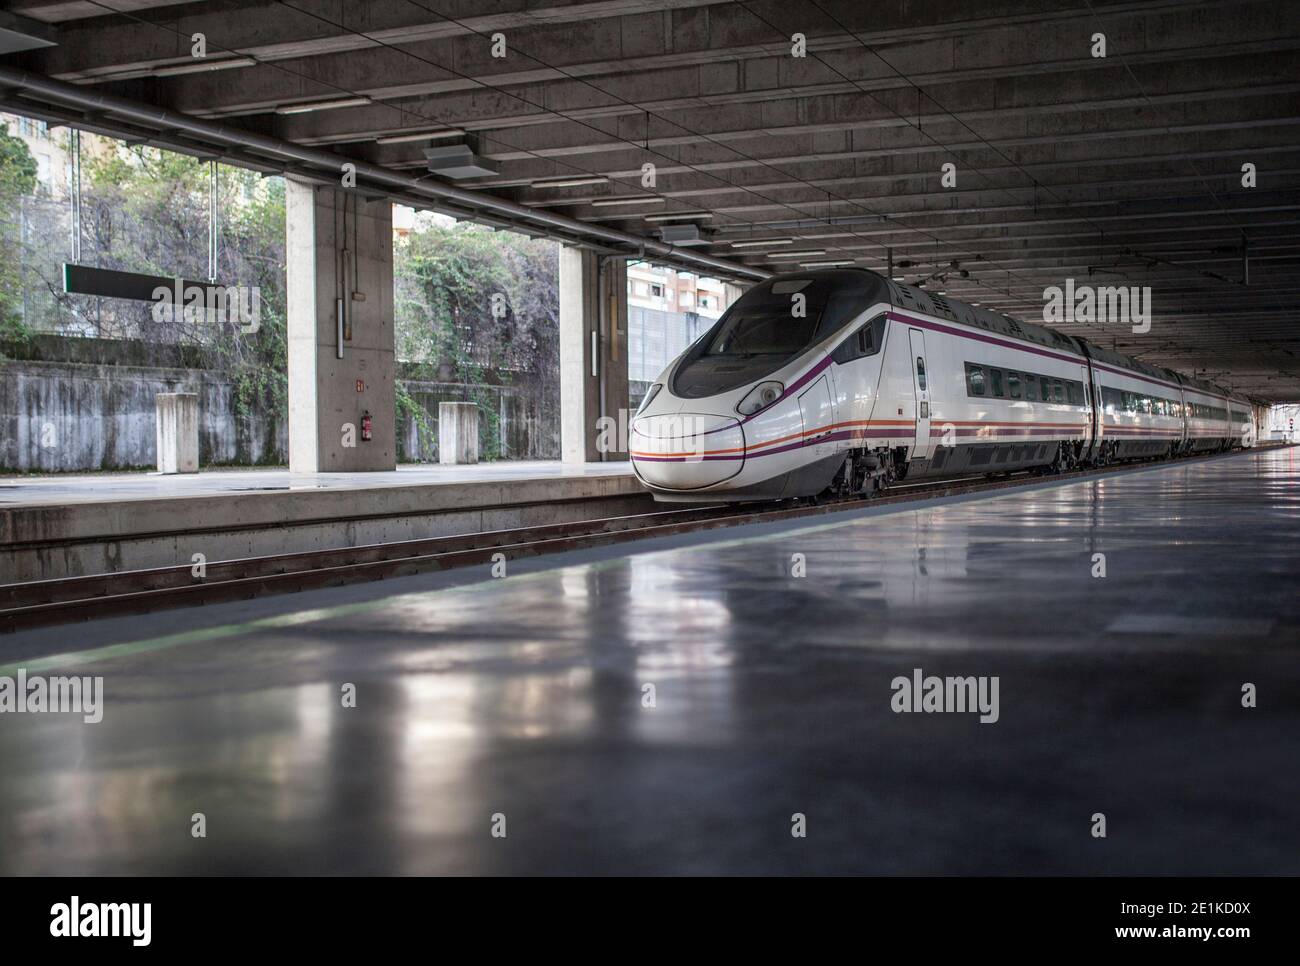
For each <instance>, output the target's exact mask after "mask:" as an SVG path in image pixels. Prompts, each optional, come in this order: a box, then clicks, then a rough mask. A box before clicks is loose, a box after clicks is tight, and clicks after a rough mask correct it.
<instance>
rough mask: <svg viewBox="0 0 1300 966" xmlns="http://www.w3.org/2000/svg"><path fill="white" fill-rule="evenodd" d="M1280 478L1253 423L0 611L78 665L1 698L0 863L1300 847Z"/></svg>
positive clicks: (308, 868)
mask: <svg viewBox="0 0 1300 966" xmlns="http://www.w3.org/2000/svg"><path fill="white" fill-rule="evenodd" d="M1298 482H1300V454H1297V451H1296V450H1295V449H1286V450H1275V451H1270V452H1257V453H1247V454H1242V455H1234V456H1229V457H1223V458H1218V459H1213V460H1208V461H1202V462H1197V463H1194V464H1186V465H1179V466H1174V467H1169V468H1162V469H1152V470H1143V471H1138V472H1130V473H1127V474H1124V475H1115V476H1109V477H1106V478H1104V479H1099V480H1093V481H1088V482H1078V483H1069V484H1051V483H1047V484H1043V485H1038V486H1034V487H1032V488H1027V489H1022V490H1017V491H1014V492H1009V493H1008V492H1002V493H1001V494H999V495H991V496H983V497H976V498H962V499H956V500H947V501H930V502H927V503H918V504H912V505H908V506H905V507H903V508H887V507H866V508H864V509H863V510H861V511H854V512H852V513H849V514H843V515H836V516H833V517H827V518H821V519H819V520H817V521H815V522H814V523H812V524H809V523H808V522H807V521H800V522H798V523H789V524H775V525H774V524H764V525H761V526H754V527H747V528H743V529H734V530H728V531H723V532H714V533H710V534H704V535H691V536H688V537H683V538H675V539H668V540H659V541H655V542H653V543H645V544H638V545H636V546H635V547H633V548H629V547H626V546H624V547H619V548H613V549H606V550H602V551H584V552H577V553H571V554H566V555H563V556H559V557H554V558H549V559H545V560H533V561H520V562H519V563H518V564H517V565H516V564H510V565H509V566H510V571H509V575H508V576H506V577H505V578H504V579H493V578H492V577H491V576H490V575H489V574H488V573H487V572H486V571H481V572H473V573H470V572H456V573H454V574H441V575H426V576H422V577H415V578H404V579H402V580H398V581H391V582H387V583H383V584H370V585H366V586H363V587H349V588H345V589H343V590H338V591H321V592H313V593H311V594H304V595H299V596H296V597H281V598H268V599H264V600H259V601H254V602H250V603H246V604H238V605H229V606H221V607H206V608H199V609H195V610H188V611H180V612H171V613H168V614H161V615H154V616H151V617H146V618H131V619H129V620H125V619H124V620H114V621H105V622H101V623H99V624H93V625H81V626H77V627H73V628H63V629H58V630H53V631H43V632H33V633H31V634H27V635H24V636H22V637H17V638H13V637H11V638H0V664H3V665H6V667H5V668H3V670H0V674H4V675H11V676H12V675H14V674H15V670H16V667H17V666H19V665H21V666H23V667H24V668H26V670H27V673H28V674H29V675H30V674H45V675H50V674H54V673H66V674H72V673H76V674H81V675H102V677H103V679H104V690H105V710H104V718H103V721H102V722H101V723H99V724H85V723H83V722H82V719H81V718H80V717H74V716H71V715H67V714H21V715H19V714H3V715H0V762H2V763H3V765H2V767H0V871H2V872H5V873H264V872H268V873H269V872H279V873H327V874H328V873H585V872H597V873H670V874H671V873H765V872H785V873H803V872H816V873H967V874H972V873H995V874H1002V873H1067V874H1068V873H1244V872H1256V873H1290V874H1297V873H1300V778H1298V777H1297V776H1298V774H1300V769H1298V768H1297V766H1298V765H1300V595H1297V593H1296V586H1297V580H1298V579H1300V488H1297V483H1298ZM1096 554H1104V555H1105V556H1104V563H1105V576H1104V577H1102V576H1094V573H1096V572H1097V571H1098V567H1099V562H1100V558H1097V557H1096V556H1095V555H1096ZM800 563H802V566H803V567H804V568H806V573H805V575H804V576H793V575H792V569H796V568H797V566H798V565H799V564H800ZM917 668H920V669H922V673H923V674H924V675H939V676H967V675H969V676H976V677H983V678H986V679H991V678H993V677H996V678H997V679H998V682H999V684H998V719H997V721H996V722H990V723H981V722H980V720H979V716H978V715H977V714H972V713H961V712H953V713H896V712H895V711H893V710H892V709H891V699H892V698H893V697H894V694H895V692H894V690H893V689H892V682H893V680H894V679H895V678H896V677H905V678H910V677H911V676H912V674H913V671H914V669H917ZM349 684H350V685H354V686H355V688H356V697H357V701H356V704H357V706H356V707H355V708H344V707H342V706H341V703H342V702H341V692H342V690H343V689H344V686H345V685H349ZM1246 684H1250V685H1253V686H1254V688H1255V690H1256V692H1257V707H1254V708H1244V707H1242V689H1243V686H1244V685H1246ZM647 685H653V686H654V689H653V696H654V702H653V704H654V706H653V707H647V706H646V704H647V703H649V702H648V689H647ZM990 693H991V692H990ZM195 813H202V814H203V815H204V817H205V819H206V837H205V838H194V837H192V835H191V827H192V825H191V823H192V817H193V816H194V814H195ZM796 813H798V814H800V815H802V816H803V820H804V827H805V830H806V836H805V837H795V836H793V835H792V834H791V830H792V827H793V823H794V822H796V821H797V819H796V818H795V816H796ZM1099 813H1100V814H1103V815H1104V816H1105V823H1106V835H1105V837H1104V838H1101V837H1095V836H1094V834H1093V830H1094V828H1096V827H1097V825H1096V820H1095V818H1094V816H1095V815H1097V814H1099ZM503 820H504V830H505V833H506V834H505V836H504V837H494V835H493V831H494V828H495V830H496V831H497V832H500V831H501V827H502V821H503Z"/></svg>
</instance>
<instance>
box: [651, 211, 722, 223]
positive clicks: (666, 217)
mask: <svg viewBox="0 0 1300 966" xmlns="http://www.w3.org/2000/svg"><path fill="white" fill-rule="evenodd" d="M712 217H713V212H711V211H668V212H664V213H663V214H661V215H646V216H645V220H646V221H674V220H675V219H678V218H712Z"/></svg>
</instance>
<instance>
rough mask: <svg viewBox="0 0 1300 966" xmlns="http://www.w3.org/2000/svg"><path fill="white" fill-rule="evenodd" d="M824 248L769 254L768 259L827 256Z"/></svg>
mask: <svg viewBox="0 0 1300 966" xmlns="http://www.w3.org/2000/svg"><path fill="white" fill-rule="evenodd" d="M825 254H826V249H824V248H811V249H809V250H808V251H803V252H768V254H767V257H768V258H804V257H806V256H808V255H825Z"/></svg>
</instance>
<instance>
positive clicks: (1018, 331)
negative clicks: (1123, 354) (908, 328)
mask: <svg viewBox="0 0 1300 966" xmlns="http://www.w3.org/2000/svg"><path fill="white" fill-rule="evenodd" d="M863 271H866V269H863ZM872 274H873V275H874V274H875V273H874V272H873V273H872ZM877 277H878V278H880V280H881V281H882V282H884V283H885V284H886V285H888V287H889V292H890V295H891V296H892V297H891V299H890V302H891V303H892V304H893V305H896V306H898V308H900V309H911V310H912V311H914V312H924V313H926V314H927V315H934V316H937V317H939V318H941V319H951V320H952V321H953V322H960V323H962V324H963V325H969V326H973V327H975V328H979V329H987V330H988V331H989V332H996V333H998V334H999V335H1004V336H1006V337H1007V338H1009V339H1017V340H1019V341H1021V342H1032V343H1034V344H1035V345H1041V346H1045V347H1047V348H1051V349H1062V350H1064V351H1066V352H1074V353H1077V354H1078V355H1083V347H1082V346H1081V345H1080V344H1079V340H1078V339H1075V338H1072V337H1071V336H1068V335H1065V334H1064V333H1063V332H1057V331H1056V330H1055V329H1049V328H1048V327H1047V326H1045V325H1036V324H1035V323H1033V322H1022V321H1021V320H1020V319H1013V318H1012V317H1011V316H1009V315H1001V314H999V313H997V312H991V311H989V310H988V309H986V308H983V307H982V306H978V305H970V304H969V303H967V302H961V301H958V300H957V299H949V298H945V297H944V296H942V295H940V294H939V293H938V292H927V291H926V290H925V289H923V288H917V287H916V286H915V285H903V284H900V283H899V282H895V281H893V280H892V279H886V278H885V277H884V276H883V275H881V276H877Z"/></svg>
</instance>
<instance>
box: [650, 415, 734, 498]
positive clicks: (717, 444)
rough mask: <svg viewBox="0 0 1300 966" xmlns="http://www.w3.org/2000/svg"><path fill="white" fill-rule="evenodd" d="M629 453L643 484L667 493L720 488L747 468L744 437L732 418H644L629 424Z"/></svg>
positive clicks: (711, 416)
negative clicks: (630, 451)
mask: <svg viewBox="0 0 1300 966" xmlns="http://www.w3.org/2000/svg"><path fill="white" fill-rule="evenodd" d="M631 449H632V461H633V462H634V463H635V464H636V471H637V473H639V474H640V475H641V479H643V480H645V482H646V483H648V484H650V485H651V486H657V487H660V488H662V489H665V490H694V489H698V488H700V487H702V486H711V485H713V484H714V483H721V482H722V481H723V480H729V479H731V477H733V476H735V475H736V474H737V473H739V472H740V470H741V468H742V467H743V466H744V465H745V433H744V430H742V429H741V428H740V421H739V420H737V419H733V418H731V417H730V416H715V415H708V414H704V413H673V414H671V415H663V416H642V417H640V418H639V419H635V420H633V422H632V447H631Z"/></svg>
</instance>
